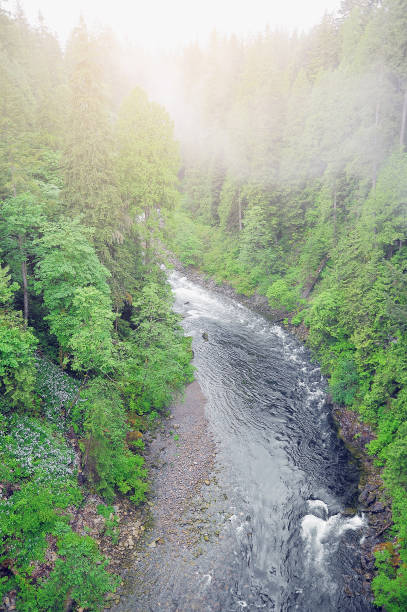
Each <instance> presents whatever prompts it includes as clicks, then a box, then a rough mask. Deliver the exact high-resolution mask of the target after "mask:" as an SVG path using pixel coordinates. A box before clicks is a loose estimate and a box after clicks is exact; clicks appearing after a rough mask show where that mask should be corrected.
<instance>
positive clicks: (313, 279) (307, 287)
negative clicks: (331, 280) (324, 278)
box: [301, 255, 329, 300]
mask: <svg viewBox="0 0 407 612" xmlns="http://www.w3.org/2000/svg"><path fill="white" fill-rule="evenodd" d="M328 259H329V255H326V257H324V259H323V260H322V261H321V263H320V265H319V267H318V270H317V271H316V272H315V274H314V276H311V277H309V278H308V280H307V282H306V284H305V287H304V289H303V290H302V293H301V297H302V298H303V299H305V300H306V299H307V298H308V297H309V295H310V293H311V291H312V290H313V288H314V287H315V285H316V284H317V280H318V279H319V275H320V274H321V272H322V270H323V269H324V268H325V266H326V264H327V263H328Z"/></svg>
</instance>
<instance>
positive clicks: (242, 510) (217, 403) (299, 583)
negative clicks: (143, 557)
mask: <svg viewBox="0 0 407 612" xmlns="http://www.w3.org/2000/svg"><path fill="white" fill-rule="evenodd" d="M170 282H171V285H172V288H173V291H174V294H175V297H176V301H175V310H176V311H177V312H179V313H180V314H181V315H182V316H183V321H182V324H183V327H184V330H185V333H186V334H187V335H189V336H192V337H193V350H194V364H195V366H196V378H197V380H198V381H199V383H200V385H201V388H202V390H203V392H204V395H205V396H206V398H207V405H206V411H207V418H208V421H209V427H210V429H211V431H212V432H213V435H214V437H215V440H216V443H217V449H218V452H217V461H216V484H214V485H213V486H211V487H208V488H207V490H205V491H204V493H203V496H204V498H205V504H204V513H205V514H206V518H207V519H208V523H210V522H212V524H213V525H215V527H213V529H212V531H213V533H215V532H216V534H217V537H215V536H214V537H212V535H211V537H208V542H205V546H204V547H203V549H202V550H200V551H199V555H198V556H196V555H192V556H190V557H188V559H185V555H184V553H182V554H181V552H180V554H179V555H175V559H174V558H173V560H172V561H171V564H170V569H165V568H167V566H165V568H164V565H165V564H164V563H163V566H162V573H163V574H164V576H161V575H158V574H157V576H156V577H155V579H154V581H153V582H154V584H155V590H154V589H153V590H151V592H150V594H148V593H147V595H144V596H145V598H144V599H143V602H142V601H141V600H140V598H138V597H137V593H135V594H133V595H132V596H131V597H130V598H128V599H127V606H124V607H121V608H120V609H123V610H124V609H125V610H163V609H166V610H173V611H176V610H178V611H179V612H181V611H184V612H187V611H188V612H189V611H190V610H199V611H202V612H203V611H208V612H212V611H214V610H221V611H225V612H237V611H241V610H249V611H250V610H276V611H278V612H280V611H281V612H283V611H291V610H299V611H301V612H308V611H309V612H311V611H313V612H316V611H321V612H331V611H332V612H334V611H335V612H336V611H338V610H341V611H350V612H351V611H370V610H374V609H375V608H374V607H373V606H372V605H371V604H370V603H369V602H368V601H367V600H366V598H365V597H364V595H363V594H362V592H361V591H362V588H361V584H362V573H361V570H360V558H359V545H360V541H361V539H362V538H363V537H364V533H365V532H366V529H367V524H366V520H365V518H364V517H363V516H362V515H360V514H353V515H352V514H351V511H350V510H349V509H350V508H352V507H353V506H354V505H355V503H356V498H357V481H358V469H357V466H356V465H355V464H354V462H352V458H351V456H350V454H349V452H348V451H347V449H346V448H345V447H344V445H343V443H342V441H341V440H340V439H338V437H337V433H336V430H335V426H334V423H333V420H332V417H331V411H330V406H329V404H328V402H327V396H326V384H325V381H324V379H323V377H322V376H321V373H320V370H319V367H318V366H317V364H315V363H313V362H312V360H311V358H310V355H309V353H308V351H307V349H306V348H304V347H303V346H302V345H301V344H300V343H299V342H298V341H297V340H296V339H295V338H293V337H292V336H291V335H290V334H288V333H287V332H285V331H284V330H282V329H281V328H280V327H278V326H276V325H273V324H271V323H269V322H268V321H267V320H266V319H264V318H263V317H262V316H260V315H257V314H255V313H253V312H252V311H250V310H248V309H247V308H246V307H244V306H242V305H241V304H239V303H238V302H236V301H234V300H232V299H230V298H228V297H223V296H222V295H219V294H217V293H216V294H215V293H213V292H210V291H208V290H206V289H204V288H202V287H200V286H199V285H197V284H195V283H193V282H191V281H190V280H188V279H187V278H185V277H183V276H182V275H181V274H180V273H178V272H172V273H171V275H170ZM198 505H199V504H198ZM215 540H216V541H215ZM163 554H164V555H165V552H163ZM183 557H184V558H183ZM192 559H193V561H191V560H192ZM150 571H152V570H150ZM168 573H170V574H171V576H170V575H168ZM165 574H167V575H165ZM175 576H176V578H175ZM169 583H170V584H171V597H170V603H168V604H163V601H162V600H161V599H160V595H159V593H160V592H162V591H163V588H164V586H163V585H164V584H165V585H168V584H169ZM157 585H158V586H157ZM160 585H161V586H160ZM166 588H167V590H168V586H167V587H166ZM147 590H148V589H147ZM136 591H137V589H136ZM144 594H145V591H144ZM146 602H148V603H146Z"/></svg>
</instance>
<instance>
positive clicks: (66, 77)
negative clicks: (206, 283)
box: [0, 0, 407, 612]
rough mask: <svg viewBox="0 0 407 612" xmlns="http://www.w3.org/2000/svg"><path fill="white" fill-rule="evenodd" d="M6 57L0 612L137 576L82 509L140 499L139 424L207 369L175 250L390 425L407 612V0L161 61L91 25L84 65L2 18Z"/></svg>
mask: <svg viewBox="0 0 407 612" xmlns="http://www.w3.org/2000/svg"><path fill="white" fill-rule="evenodd" d="M0 54H1V61H0V91H1V95H0V111H1V112H0V134H1V137H0V202H1V204H0V257H1V268H0V301H1V304H2V308H1V312H0V385H1V397H0V408H1V409H0V422H1V427H0V459H1V461H0V541H1V548H0V600H1V599H2V598H3V597H4V596H6V595H7V594H8V593H10V592H11V591H16V592H17V609H18V610H22V611H31V610H44V611H45V610H61V611H63V610H67V609H69V605H71V603H72V602H74V603H75V604H76V605H77V606H80V607H82V608H84V609H90V610H98V609H99V608H100V607H101V605H102V603H103V599H104V596H105V594H106V593H107V592H109V591H111V590H113V589H114V588H115V585H117V578H116V577H115V576H113V575H112V574H111V573H109V572H107V571H106V564H107V561H106V559H104V557H103V556H102V555H101V553H100V552H99V550H98V548H97V545H96V543H95V542H94V541H93V540H92V538H91V537H89V536H82V535H79V534H78V533H76V532H75V531H74V530H73V529H72V526H71V524H70V523H71V515H72V512H74V509H75V508H78V507H80V505H81V503H82V500H83V497H84V494H85V491H87V490H93V491H96V492H97V493H98V494H99V495H101V497H102V498H103V499H104V500H105V504H106V507H105V510H106V508H110V504H112V503H113V501H114V500H115V497H116V496H117V495H126V496H128V497H129V498H130V499H131V500H132V501H133V502H134V504H140V503H142V502H143V500H144V499H145V495H146V493H147V491H148V487H149V484H148V474H147V472H146V469H145V467H144V459H143V456H142V452H143V441H142V432H144V431H145V430H146V429H148V428H149V427H150V426H151V424H152V423H154V421H155V420H156V419H157V417H158V416H159V414H160V413H162V412H163V411H164V410H165V408H166V407H167V406H168V405H169V404H170V402H171V399H172V397H173V395H174V393H175V392H177V391H179V390H182V389H183V388H184V386H185V384H186V383H187V382H188V381H191V380H192V378H193V367H192V365H191V358H192V353H191V340H190V339H189V338H186V337H184V335H183V331H182V328H181V327H180V325H179V318H178V316H177V315H176V314H174V312H173V311H172V295H171V290H170V288H169V285H168V283H167V280H166V275H165V271H164V270H163V266H162V263H163V262H165V261H166V253H167V252H168V250H170V251H172V252H173V253H175V255H176V256H177V257H178V259H179V260H180V261H181V262H182V263H183V264H184V265H185V266H193V267H195V268H198V269H199V270H201V271H203V272H204V273H205V274H207V275H208V276H210V277H212V278H215V279H216V281H217V282H218V283H222V282H227V283H228V284H230V285H231V286H232V287H233V288H234V289H235V290H236V291H237V292H238V293H241V294H245V295H253V294H255V293H257V294H260V295H263V296H266V297H267V299H268V302H269V304H270V306H271V307H272V308H275V309H281V310H283V311H284V312H285V316H286V321H287V322H290V324H291V325H294V326H300V325H303V326H305V327H306V328H307V330H308V339H307V344H308V346H309V347H310V348H311V350H312V351H313V354H314V356H315V359H317V360H318V362H319V363H320V364H321V367H322V370H323V372H324V374H325V375H326V376H327V377H328V379H329V389H330V394H331V395H332V398H333V401H334V402H335V403H336V404H339V405H344V406H346V407H348V408H350V409H352V410H354V411H355V412H356V413H357V414H358V415H359V416H360V418H361V419H362V420H363V421H365V422H366V423H368V424H369V425H370V426H371V427H372V428H373V429H374V431H375V434H376V438H375V439H374V440H373V441H372V442H371V443H370V444H369V448H368V452H369V453H370V454H371V455H373V456H374V457H375V462H376V464H377V465H378V466H380V467H381V469H382V477H383V481H384V484H385V491H384V492H383V495H384V496H387V497H389V498H390V499H391V500H392V518H393V525H392V526H391V527H390V528H389V529H388V531H387V532H386V534H385V538H386V544H385V545H384V546H383V547H381V548H380V550H378V551H377V553H376V568H377V575H376V577H375V579H374V580H373V584H372V589H373V592H374V596H375V603H376V605H377V606H383V607H384V608H385V609H386V610H388V611H389V612H392V611H401V610H405V609H406V608H407V425H406V423H405V421H406V417H407V350H406V349H407V152H406V146H407V5H406V2H405V1H404V0H382V1H379V0H343V1H342V4H341V9H340V11H339V12H338V14H337V15H329V14H327V15H325V17H324V18H323V19H322V21H321V22H320V23H319V24H318V25H317V26H315V27H314V28H313V29H312V30H311V31H310V32H309V33H307V34H298V33H294V34H289V33H286V32H283V31H280V30H272V29H265V30H264V32H262V33H259V34H258V35H257V36H253V37H250V38H247V39H243V38H238V37H237V36H229V37H222V36H219V35H217V34H216V33H213V35H212V37H211V39H210V41H209V43H208V45H206V46H202V45H198V44H191V45H189V46H187V47H185V48H184V49H183V50H182V52H179V53H177V54H173V55H165V56H163V57H161V58H159V60H157V59H152V58H147V57H146V55H144V54H141V53H140V52H139V51H138V50H137V49H136V48H133V47H129V46H126V45H120V44H119V43H118V42H117V41H115V39H114V37H113V35H112V34H111V33H110V32H109V31H102V32H99V33H96V34H93V33H90V32H89V31H88V30H87V27H86V25H85V23H84V22H83V21H81V22H80V23H79V25H78V27H77V28H76V29H75V30H74V31H73V32H72V35H71V37H70V39H69V41H68V43H67V47H66V50H65V51H64V52H63V51H62V50H61V48H60V45H59V43H58V41H57V39H56V38H55V36H54V35H52V34H51V33H50V32H49V30H48V29H47V27H46V24H45V23H41V24H40V25H39V26H38V27H33V26H32V25H30V24H29V23H28V22H27V20H26V18H25V16H24V14H23V13H22V12H17V14H15V15H11V14H10V13H9V12H7V11H6V10H5V9H2V8H0ZM123 55H124V56H126V58H127V61H126V63H123V62H121V61H120V58H121V57H122V56H123ZM158 64H159V65H160V66H161V71H160V70H157V65H158ZM164 72H165V73H166V77H165V78H164V76H163V74H164ZM169 84H171V85H172V87H173V89H171V92H170V93H169ZM146 92H148V93H146ZM155 100H157V101H155ZM164 105H165V107H166V108H167V109H168V111H167V110H165V109H164ZM170 116H171V117H172V118H173V120H174V122H175V125H174V124H173V121H172V119H171V118H170ZM72 438H74V439H75V440H77V443H78V446H79V448H80V461H79V462H77V461H76V459H75V456H74V452H73V450H72V445H71V444H70V443H69V440H70V439H72ZM105 510H103V509H102V510H101V512H102V513H103V512H105ZM105 513H106V512H105ZM109 513H110V510H109ZM51 538H52V539H54V540H55V541H56V543H57V544H56V546H57V557H56V560H55V562H54V564H53V568H52V570H51V571H50V572H48V573H46V574H45V575H44V574H43V573H41V571H40V570H41V567H42V566H41V564H43V563H44V559H45V554H46V551H47V547H48V545H49V542H50V539H51Z"/></svg>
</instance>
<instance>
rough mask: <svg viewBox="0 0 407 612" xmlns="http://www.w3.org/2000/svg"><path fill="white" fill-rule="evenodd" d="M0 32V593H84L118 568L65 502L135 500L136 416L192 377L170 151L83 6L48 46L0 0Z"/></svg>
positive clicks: (98, 588) (82, 599) (41, 32)
mask: <svg viewBox="0 0 407 612" xmlns="http://www.w3.org/2000/svg"><path fill="white" fill-rule="evenodd" d="M0 41H1V42H0V54H1V62H0V91H1V96H0V133H1V140H0V257H1V266H0V302H1V310H0V388H1V397H0V607H2V603H3V604H4V605H5V606H6V608H7V609H15V607H16V608H17V610H21V611H24V610H26V611H33V610H39V611H41V610H44V611H45V610H52V611H53V612H54V611H57V610H61V611H65V610H71V609H74V608H75V607H81V608H82V609H85V608H86V609H88V610H97V609H100V607H101V605H102V603H103V601H104V597H105V595H106V593H108V592H109V591H112V590H113V589H114V588H115V586H116V585H117V578H116V577H114V576H113V575H112V574H111V573H109V572H108V571H107V570H106V566H107V560H106V559H105V558H104V557H103V555H102V554H101V553H100V552H99V550H98V546H97V543H96V541H95V540H93V539H92V538H91V537H89V536H88V535H86V533H77V532H76V531H75V523H76V522H75V517H76V516H77V515H78V513H80V509H81V507H82V505H83V503H84V499H85V498H86V496H87V495H88V494H89V492H91V493H96V494H98V495H99V496H100V497H101V498H102V500H104V502H105V504H107V505H106V506H105V507H104V506H103V504H102V505H101V508H100V514H101V515H102V516H105V518H106V519H107V524H108V522H109V521H110V523H111V522H112V520H113V522H114V519H112V517H111V513H112V506H111V504H112V502H114V500H115V499H117V496H128V497H129V498H130V500H132V501H133V502H134V504H139V503H140V502H142V501H143V500H144V499H145V495H146V492H147V490H148V480H147V473H146V469H145V467H144V465H143V464H144V459H143V457H142V455H141V454H140V453H141V451H142V449H143V431H144V430H145V429H146V428H147V427H148V426H149V423H151V422H152V421H154V419H155V418H156V416H157V415H158V413H159V411H161V410H162V409H163V408H165V407H166V406H168V404H169V402H170V400H171V398H172V395H173V393H174V392H175V391H177V390H180V389H182V388H183V386H184V384H185V383H186V382H187V381H189V380H191V378H192V368H191V365H190V360H191V350H190V341H189V339H187V338H184V336H183V332H182V329H181V327H180V326H179V324H178V318H177V316H176V315H175V314H174V313H173V312H172V296H171V292H170V289H169V287H168V285H167V282H166V278H165V274H164V272H163V271H162V270H161V268H160V262H159V261H158V259H157V255H156V252H155V247H154V244H153V241H154V237H155V236H156V235H157V234H158V233H159V231H160V228H159V222H158V208H159V207H160V208H161V218H162V217H163V216H164V215H165V211H166V210H167V209H168V210H169V209H170V208H171V207H172V206H174V204H175V201H176V198H177V190H176V185H177V181H178V178H177V171H178V164H179V157H178V150H177V145H176V143H175V141H174V138H173V135H172V124H171V121H170V119H169V117H168V115H167V114H166V112H165V111H164V109H163V108H162V107H160V106H159V105H158V104H155V103H153V102H151V101H150V100H149V99H148V97H147V95H146V94H145V92H144V91H143V90H142V89H140V88H138V89H134V90H132V91H131V90H130V89H129V91H127V92H126V94H123V96H122V99H121V100H120V104H119V103H118V102H115V101H112V99H111V97H109V95H110V93H112V91H113V88H112V87H110V89H109V79H108V75H107V73H106V70H107V69H108V67H107V66H106V63H103V61H102V57H103V53H102V49H103V48H104V47H103V45H104V44H106V41H103V36H100V37H94V36H90V35H89V34H88V32H87V29H86V26H85V24H84V23H80V24H79V26H78V27H77V28H76V29H75V30H74V32H73V33H72V36H71V38H70V41H69V43H68V45H67V50H66V53H65V55H63V54H62V52H61V50H60V48H59V46H58V43H57V41H56V39H55V38H54V37H53V36H52V35H51V34H50V33H49V32H48V31H47V29H46V27H45V26H44V24H41V26H40V27H39V28H32V27H31V26H30V25H29V24H28V23H27V22H26V20H25V18H24V15H22V14H21V13H18V14H17V15H16V16H14V17H13V16H11V15H10V14H8V13H7V12H6V10H5V9H2V8H0ZM110 523H109V524H110ZM2 609H3V608H2Z"/></svg>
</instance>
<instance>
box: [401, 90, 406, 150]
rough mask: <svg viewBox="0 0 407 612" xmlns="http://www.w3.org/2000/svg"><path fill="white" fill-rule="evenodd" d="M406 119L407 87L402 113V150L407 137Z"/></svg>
mask: <svg viewBox="0 0 407 612" xmlns="http://www.w3.org/2000/svg"><path fill="white" fill-rule="evenodd" d="M406 120H407V87H406V88H405V90H404V100H403V110H402V113H401V128H400V151H401V152H403V151H404V148H405V137H406Z"/></svg>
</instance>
